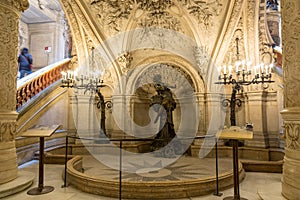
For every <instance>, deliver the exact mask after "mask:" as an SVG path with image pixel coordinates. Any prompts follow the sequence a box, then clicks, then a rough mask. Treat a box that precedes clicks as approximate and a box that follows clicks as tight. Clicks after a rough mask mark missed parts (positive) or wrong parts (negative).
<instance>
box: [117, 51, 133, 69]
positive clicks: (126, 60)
mask: <svg viewBox="0 0 300 200" xmlns="http://www.w3.org/2000/svg"><path fill="white" fill-rule="evenodd" d="M132 59H133V57H132V55H131V53H130V52H125V53H123V54H122V55H120V56H119V57H118V59H117V62H118V63H119V66H120V68H121V71H122V73H123V74H125V73H126V72H128V70H130V64H131V61H132Z"/></svg>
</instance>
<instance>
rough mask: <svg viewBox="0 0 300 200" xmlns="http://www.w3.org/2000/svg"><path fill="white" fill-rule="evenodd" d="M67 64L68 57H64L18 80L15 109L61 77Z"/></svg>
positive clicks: (67, 66) (68, 61)
mask: <svg viewBox="0 0 300 200" xmlns="http://www.w3.org/2000/svg"><path fill="white" fill-rule="evenodd" d="M69 64H70V59H64V60H62V61H60V62H57V63H54V64H52V65H49V66H47V67H44V68H42V69H40V70H38V71H36V72H33V73H32V74H29V75H28V76H26V77H24V78H22V79H20V80H18V81H17V105H16V109H17V110H18V109H19V108H20V107H21V106H22V105H24V104H25V103H26V102H27V101H29V100H30V99H31V98H32V97H34V96H35V95H37V94H38V93H40V92H41V91H42V90H44V89H45V88H47V87H48V86H49V85H51V84H52V83H54V82H56V81H58V80H59V79H60V78H61V72H62V71H65V70H67V69H68V68H69Z"/></svg>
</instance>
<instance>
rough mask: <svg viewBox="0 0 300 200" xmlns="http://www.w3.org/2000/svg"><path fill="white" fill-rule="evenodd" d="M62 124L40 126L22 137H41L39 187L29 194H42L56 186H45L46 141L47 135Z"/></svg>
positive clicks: (31, 190)
mask: <svg viewBox="0 0 300 200" xmlns="http://www.w3.org/2000/svg"><path fill="white" fill-rule="evenodd" d="M59 127H60V125H55V126H52V127H38V128H34V129H29V130H27V131H26V132H24V133H22V134H21V136H22V137H39V138H40V156H39V183H38V187H35V188H32V189H30V190H29V191H28V192H27V194H29V195H40V194H46V193H49V192H52V191H53V190H54V187H52V186H44V143H45V137H50V136H51V135H52V134H53V133H54V132H55V131H56V130H57V129H58V128H59Z"/></svg>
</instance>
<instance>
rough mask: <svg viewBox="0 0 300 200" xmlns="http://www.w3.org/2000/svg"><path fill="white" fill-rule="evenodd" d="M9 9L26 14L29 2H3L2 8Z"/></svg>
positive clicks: (14, 0)
mask: <svg viewBox="0 0 300 200" xmlns="http://www.w3.org/2000/svg"><path fill="white" fill-rule="evenodd" d="M2 6H3V7H6V8H7V7H8V8H11V9H13V10H15V11H18V12H24V11H25V10H26V9H28V8H29V2H28V0H2V1H1V2H0V7H2Z"/></svg>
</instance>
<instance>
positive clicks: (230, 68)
mask: <svg viewBox="0 0 300 200" xmlns="http://www.w3.org/2000/svg"><path fill="white" fill-rule="evenodd" d="M232 68H233V66H232V65H229V66H228V73H229V75H231V74H232Z"/></svg>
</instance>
